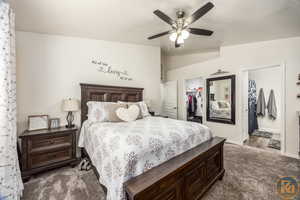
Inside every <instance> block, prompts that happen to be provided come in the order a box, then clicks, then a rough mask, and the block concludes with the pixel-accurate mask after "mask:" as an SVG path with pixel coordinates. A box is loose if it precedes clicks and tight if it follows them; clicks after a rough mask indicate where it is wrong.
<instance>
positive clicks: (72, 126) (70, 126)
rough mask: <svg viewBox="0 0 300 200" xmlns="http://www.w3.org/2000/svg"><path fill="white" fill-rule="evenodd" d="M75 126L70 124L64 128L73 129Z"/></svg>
mask: <svg viewBox="0 0 300 200" xmlns="http://www.w3.org/2000/svg"><path fill="white" fill-rule="evenodd" d="M74 127H75V124H71V125H66V128H74Z"/></svg>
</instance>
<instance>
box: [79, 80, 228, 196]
mask: <svg viewBox="0 0 300 200" xmlns="http://www.w3.org/2000/svg"><path fill="white" fill-rule="evenodd" d="M80 86H81V122H84V121H85V120H86V119H87V112H88V108H87V105H86V103H87V102H88V101H105V102H116V101H119V100H120V101H129V102H137V101H141V100H143V88H131V87H117V86H104V85H94V84H80ZM224 142H225V139H223V138H219V137H214V138H213V139H211V140H209V141H207V142H204V143H202V144H200V145H198V146H197V147H195V148H193V149H191V150H189V151H187V152H184V153H182V154H181V155H178V156H176V157H174V158H172V159H171V160H168V161H166V162H164V163H162V164H161V165H159V166H157V167H154V168H152V169H150V170H148V171H147V172H145V173H143V174H141V175H139V176H137V177H134V178H132V179H130V180H129V181H127V182H126V183H124V187H125V191H126V195H127V199H128V200H196V199H200V198H201V197H202V196H203V195H204V193H205V192H206V191H207V190H208V189H209V188H210V187H211V186H212V185H213V184H214V183H215V182H216V181H217V180H222V178H223V176H224V173H225V170H224V164H223V163H224V162H223V160H224V158H223V147H224ZM82 153H83V157H84V156H86V157H87V158H89V156H88V155H87V153H86V151H85V149H82ZM93 169H94V172H95V174H96V175H97V177H99V174H98V172H97V170H96V168H95V167H93Z"/></svg>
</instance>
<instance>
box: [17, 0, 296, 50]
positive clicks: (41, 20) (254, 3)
mask: <svg viewBox="0 0 300 200" xmlns="http://www.w3.org/2000/svg"><path fill="white" fill-rule="evenodd" d="M12 1H15V2H14V3H15V9H16V29H17V30H20V31H30V32H38V33H47V34H59V35H66V36H77V37H85V38H92V39H100V40H109V41H118V42H126V43H135V44H144V45H153V46H161V48H162V50H163V51H164V52H165V54H168V55H176V54H186V53H195V52H203V51H211V50H214V49H218V48H219V47H220V46H221V45H232V44H241V43H249V42H254V41H263V40H272V39H278V38H285V37H294V36H300V20H299V19H300V0H211V2H212V3H214V4H215V7H214V8H213V9H212V10H211V11H210V12H209V13H208V14H207V15H205V16H204V17H203V18H201V19H200V20H198V21H197V22H196V23H194V24H193V25H192V27H197V28H205V29H210V30H214V34H213V36H212V37H205V36H196V35H191V36H190V38H189V39H187V40H186V42H185V45H184V47H183V48H180V49H175V48H174V44H173V43H172V42H171V41H170V40H169V39H168V36H164V37H162V38H160V39H156V40H151V41H149V40H147V37H148V36H151V35H153V34H156V33H160V32H163V31H166V30H169V29H170V26H169V25H168V24H166V23H164V22H163V21H161V20H160V19H159V18H157V17H156V16H155V15H153V13H152V12H153V11H154V10H155V9H160V10H161V11H163V12H165V13H166V14H167V15H169V16H170V17H171V18H175V13H176V11H177V10H180V9H181V10H184V11H185V12H186V13H187V14H191V13H193V12H194V11H195V10H196V9H198V8H200V7H201V6H202V5H204V4H205V3H207V2H208V1H203V0H12Z"/></svg>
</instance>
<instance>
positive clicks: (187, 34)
mask: <svg viewBox="0 0 300 200" xmlns="http://www.w3.org/2000/svg"><path fill="white" fill-rule="evenodd" d="M181 36H182V38H183V39H184V40H186V39H188V37H189V36H190V33H189V32H188V31H187V30H182V31H181Z"/></svg>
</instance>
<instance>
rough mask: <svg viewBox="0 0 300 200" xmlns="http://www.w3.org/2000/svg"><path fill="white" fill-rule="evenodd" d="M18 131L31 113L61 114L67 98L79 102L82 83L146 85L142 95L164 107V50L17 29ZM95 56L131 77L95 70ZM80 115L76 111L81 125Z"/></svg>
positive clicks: (63, 115)
mask: <svg viewBox="0 0 300 200" xmlns="http://www.w3.org/2000/svg"><path fill="white" fill-rule="evenodd" d="M16 39H17V106H18V132H19V133H20V132H21V131H22V130H24V129H25V128H26V126H27V125H26V121H27V116H28V115H32V114H49V115H50V116H51V117H60V118H61V120H62V124H65V115H66V113H64V112H62V110H61V103H62V100H63V99H64V98H68V97H73V98H77V99H79V100H80V86H79V83H94V84H103V85H116V86H131V87H141V88H144V98H145V99H146V98H148V99H151V100H152V107H153V108H154V110H156V111H159V110H160V104H161V97H160V48H159V47H151V46H141V45H132V44H125V43H116V42H108V41H99V40H90V39H83V38H75V37H64V36H54V35H44V34H36V33H28V32H17V35H16ZM92 59H97V60H101V61H105V62H107V63H109V64H111V65H113V66H115V68H116V69H119V70H127V71H128V73H129V75H130V76H131V77H132V78H133V80H132V81H125V80H120V79H118V78H117V77H116V76H113V75H109V74H103V73H100V72H98V71H97V66H96V65H94V64H91V61H92ZM79 118H80V113H79V112H77V113H76V123H77V124H78V125H79V120H80V119H79Z"/></svg>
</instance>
